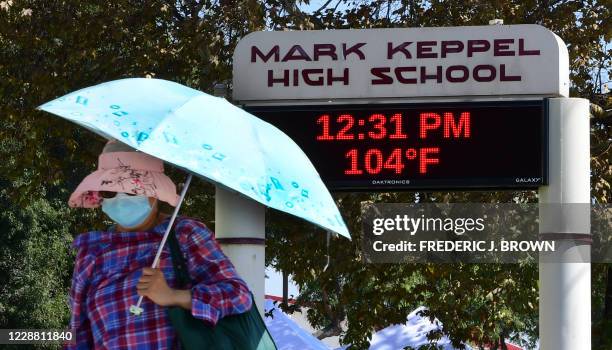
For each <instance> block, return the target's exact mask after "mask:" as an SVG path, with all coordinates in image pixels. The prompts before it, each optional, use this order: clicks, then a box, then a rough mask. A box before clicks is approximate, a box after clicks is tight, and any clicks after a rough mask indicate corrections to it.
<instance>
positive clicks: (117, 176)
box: [68, 140, 179, 208]
mask: <svg viewBox="0 0 612 350" xmlns="http://www.w3.org/2000/svg"><path fill="white" fill-rule="evenodd" d="M99 191H110V192H124V193H130V194H136V195H140V196H147V197H155V198H157V199H159V200H160V201H164V202H166V203H168V204H170V205H171V206H173V207H176V205H177V204H178V202H179V196H178V194H177V193H176V185H175V184H174V183H173V182H172V180H171V179H170V178H169V177H168V176H167V175H165V174H164V162H163V161H162V160H161V159H159V158H155V157H153V156H151V155H148V154H146V153H143V152H140V151H137V150H135V149H133V148H131V147H129V146H127V145H126V144H124V143H121V142H119V141H116V140H111V141H108V142H107V143H106V145H105V146H104V149H103V150H102V153H101V154H100V156H99V157H98V170H96V171H94V172H93V173H91V174H89V175H87V177H85V179H83V181H81V183H80V184H79V186H77V188H76V190H75V191H74V192H73V193H72V194H71V195H70V199H68V205H69V206H70V207H73V208H75V207H83V208H96V207H99V206H100V203H101V202H102V197H101V196H100V193H99Z"/></svg>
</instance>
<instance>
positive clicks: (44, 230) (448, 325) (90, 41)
mask: <svg viewBox="0 0 612 350" xmlns="http://www.w3.org/2000/svg"><path fill="white" fill-rule="evenodd" d="M303 3H308V1H285V0H265V1H257V0H236V1H228V0H217V1H212V0H207V1H195V0H187V1H179V2H177V1H162V0H153V1H136V0H118V1H112V2H94V1H80V0H65V1H35V0H28V1H26V0H24V1H19V0H13V1H0V96H1V98H2V103H0V116H1V117H0V159H1V160H2V162H0V210H1V211H0V241H1V242H2V245H0V252H1V255H0V328H9V327H25V328H36V327H39V328H63V326H65V325H67V319H68V317H69V311H68V308H67V291H68V288H69V286H70V277H71V275H72V261H73V252H72V251H71V250H70V249H69V245H70V242H71V240H72V238H71V237H73V236H74V235H76V234H77V233H79V232H83V231H86V230H89V229H94V228H102V227H104V226H105V225H106V223H105V222H104V217H103V216H102V215H101V214H100V213H99V211H90V210H73V209H68V208H67V207H66V203H67V198H68V196H69V194H70V193H71V191H72V190H74V188H75V187H76V186H77V184H78V183H79V182H80V181H81V180H82V179H83V177H84V176H85V175H87V174H88V173H89V172H91V171H92V170H93V169H94V168H95V166H96V162H97V155H98V153H99V151H100V150H101V148H102V145H103V140H101V139H100V138H99V137H96V136H94V135H93V134H92V133H90V132H89V131H86V130H84V129H82V128H79V127H76V126H74V125H72V124H70V123H68V122H65V121H63V120H60V119H59V118H56V117H53V116H51V115H49V114H46V113H41V112H38V111H35V107H36V106H38V105H40V104H41V103H43V102H45V101H48V100H50V99H53V98H55V97H57V96H60V95H63V94H65V93H68V92H70V91H74V90H76V89H78V88H82V87H85V86H90V85H93V84H97V83H100V82H103V81H108V80H113V79H118V78H123V77H137V76H138V77H140V76H147V75H148V76H152V77H158V78H165V79H170V80H174V81H177V82H180V83H183V84H186V85H189V86H191V87H193V88H196V89H199V90H202V91H208V92H211V91H212V87H213V86H214V84H215V83H218V82H229V81H230V80H231V63H232V62H231V57H232V52H233V49H234V47H235V45H236V43H237V41H238V40H239V39H240V38H241V37H243V36H244V35H246V34H247V33H249V32H251V31H254V30H262V29H274V30H286V29H294V30H300V29H334V28H376V27H410V26H450V25H482V24H487V23H488V20H490V19H492V18H503V19H504V21H505V23H506V24H515V23H538V24H541V25H543V26H545V27H547V28H549V29H551V30H552V31H553V32H555V33H557V34H558V35H559V36H560V37H561V38H563V39H564V41H565V42H566V44H567V45H568V48H569V52H570V65H571V81H572V86H571V94H572V96H580V97H585V98H589V99H590V100H591V101H592V102H593V106H592V118H591V121H592V123H591V126H592V134H591V148H592V160H591V167H592V198H593V200H594V201H596V202H599V203H609V202H610V201H611V199H612V196H611V194H610V193H611V189H610V183H612V164H611V158H612V157H611V152H612V151H611V149H610V140H611V139H612V134H611V130H612V128H611V126H610V120H612V116H611V113H610V110H611V109H612V98H611V97H610V95H609V94H606V93H605V91H604V90H603V88H602V84H603V83H604V82H605V79H607V78H605V77H609V76H610V74H611V73H612V72H610V58H611V51H610V41H611V39H612V38H611V35H612V34H611V33H612V29H611V27H610V26H611V25H610V21H609V18H610V17H611V15H610V11H611V7H610V6H609V4H607V5H606V0H592V1H556V2H548V1H535V0H524V1H519V0H495V1H493V0H489V1H485V0H471V1H420V0H411V1H398V0H389V1H357V0H355V1H353V0H351V1H349V0H332V1H325V2H324V3H323V4H322V5H323V6H321V7H320V8H317V9H315V10H314V11H311V12H306V11H304V10H303V6H301V5H302V4H303ZM169 173H170V175H171V177H172V178H173V179H174V180H175V181H176V182H181V181H182V180H183V178H184V176H185V175H184V174H182V173H181V172H179V171H177V170H175V169H169ZM192 186H193V187H192V188H191V189H190V193H189V196H188V197H187V200H186V202H185V204H184V206H183V209H182V211H183V213H184V214H186V215H193V216H197V217H200V218H203V219H204V221H205V222H210V221H212V220H213V218H214V201H213V199H214V188H213V187H212V186H210V185H208V184H206V183H204V182H202V181H195V183H194V184H193V185H192ZM335 198H336V200H337V202H338V205H339V207H340V208H341V212H342V213H343V216H344V218H345V219H346V221H347V224H348V225H349V228H350V231H351V233H352V236H353V240H352V241H350V242H349V241H347V240H346V239H344V238H332V239H331V242H330V247H329V259H330V263H329V265H328V267H327V268H325V266H326V262H327V256H328V249H327V247H326V236H325V233H323V232H320V231H319V230H317V229H316V228H314V227H312V226H311V225H308V224H305V223H303V222H299V221H298V220H295V219H292V218H289V217H287V216H286V215H283V214H280V213H278V212H274V211H269V213H268V222H269V225H268V226H269V228H268V241H267V252H266V255H267V260H268V262H269V263H270V264H272V265H275V266H276V267H277V268H279V269H281V270H283V271H286V272H288V273H290V274H292V275H293V278H294V280H295V281H296V282H297V284H298V285H300V287H301V288H302V294H301V295H300V297H299V298H298V304H299V305H308V306H309V307H310V311H309V313H308V317H309V319H310V320H311V322H312V323H313V325H315V326H317V327H325V326H328V325H330V324H332V325H333V324H338V323H339V321H340V320H342V319H344V318H346V319H347V321H348V330H347V331H346V332H345V333H344V334H342V340H343V342H345V343H352V344H354V348H355V349H361V348H366V347H367V344H368V340H369V339H368V337H369V335H370V332H371V331H374V330H378V329H382V328H384V327H386V326H388V325H390V324H393V323H403V322H404V321H405V317H406V315H407V314H408V313H409V312H411V311H412V310H414V309H415V308H416V307H418V306H421V305H425V306H428V307H429V309H428V311H427V313H426V316H431V317H436V318H437V319H438V320H440V321H441V322H442V323H443V324H444V332H445V333H447V334H448V335H449V336H450V337H451V339H452V340H453V341H454V342H455V343H456V344H458V343H459V342H462V341H472V342H473V343H475V344H481V343H487V342H488V343H495V342H497V341H498V340H499V338H504V337H505V338H509V337H512V336H513V335H514V334H516V333H519V332H520V333H523V334H526V335H528V336H532V337H535V336H537V314H538V309H537V307H538V300H537V266H536V265H494V264H482V265H462V264H444V265H408V264H405V265H399V264H395V265H394V264H385V265H383V264H380V265H374V264H370V265H367V264H364V263H363V261H362V256H361V236H360V235H361V223H360V217H361V203H362V202H415V201H418V202H487V203H490V202H521V203H522V202H534V201H536V200H537V198H536V194H535V193H534V192H494V193H489V192H469V193H461V192H455V193H422V192H419V193H416V192H404V193H379V194H374V193H337V194H335ZM211 226H212V225H211ZM610 268H611V267H610V266H605V265H593V321H594V341H593V344H594V346H598V347H599V349H609V348H610V346H611V345H610V344H612V340H610V339H606V338H605V337H606V335H609V334H612V331H611V327H612V326H610V323H609V319H606V317H605V315H604V314H603V309H604V306H605V302H604V300H605V298H606V289H605V288H606V283H607V278H608V274H607V272H608V270H609V269H610ZM608 293H612V291H609V292H608ZM439 335H440V334H432V335H431V336H432V337H436V336H439Z"/></svg>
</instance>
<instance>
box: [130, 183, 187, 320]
mask: <svg viewBox="0 0 612 350" xmlns="http://www.w3.org/2000/svg"><path fill="white" fill-rule="evenodd" d="M192 177H193V174H191V173H189V175H187V179H186V180H185V185H184V186H183V189H182V190H181V196H180V198H179V202H178V204H177V205H176V207H175V208H174V212H173V213H172V217H171V218H170V222H169V223H168V227H167V228H166V232H165V233H164V237H163V238H162V240H161V243H159V248H157V254H156V255H155V259H154V260H153V264H152V265H151V267H152V268H155V267H157V264H158V263H159V258H160V256H161V252H162V249H164V245H165V244H166V240H167V239H168V234H169V233H170V230H172V225H173V224H174V219H176V216H177V215H178V212H179V209H180V208H181V204H182V203H183V199H184V198H185V194H186V193H187V189H188V188H189V184H190V183H191V178H192ZM142 298H143V296H142V295H141V296H140V297H139V298H138V303H136V305H131V306H130V313H132V314H134V315H136V316H138V315H140V314H141V313H142V311H143V309H142V308H141V307H140V304H141V303H142Z"/></svg>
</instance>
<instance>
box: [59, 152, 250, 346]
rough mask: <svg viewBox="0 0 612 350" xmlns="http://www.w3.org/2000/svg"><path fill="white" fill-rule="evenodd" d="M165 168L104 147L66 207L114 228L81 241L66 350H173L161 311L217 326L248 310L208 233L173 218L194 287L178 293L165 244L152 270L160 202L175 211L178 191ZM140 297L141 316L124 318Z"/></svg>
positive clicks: (162, 225)
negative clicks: (71, 339)
mask: <svg viewBox="0 0 612 350" xmlns="http://www.w3.org/2000/svg"><path fill="white" fill-rule="evenodd" d="M163 171H164V169H163V162H162V161H161V160H159V159H157V158H155V157H152V156H150V155H147V154H145V153H142V152H138V151H135V150H134V149H133V148H130V147H128V146H126V145H124V144H122V143H120V142H117V141H109V142H108V143H107V144H106V146H105V147H104V150H103V151H102V154H100V156H99V163H98V170H97V171H94V172H93V173H92V174H90V175H89V176H87V177H86V178H85V179H84V180H83V182H82V183H81V184H80V185H79V186H78V187H77V189H76V190H75V192H74V193H73V194H72V195H71V196H70V199H69V205H70V206H71V207H85V208H95V207H99V206H101V207H102V211H103V212H104V213H105V214H106V215H107V216H108V217H109V218H110V219H111V220H113V221H114V222H115V225H114V226H111V227H110V228H109V229H108V230H107V231H91V232H86V233H82V234H80V235H79V236H78V237H77V238H76V239H75V241H74V243H73V247H74V248H75V249H77V257H76V263H75V267H74V273H73V277H72V288H71V291H70V305H71V311H72V317H71V320H70V327H71V329H72V330H73V331H74V336H75V338H76V343H75V344H69V345H66V346H65V348H66V349H179V348H180V341H179V339H178V336H177V334H176V332H175V331H174V329H173V328H172V325H171V324H170V322H169V319H168V316H167V313H166V309H165V308H166V307H168V306H180V307H182V308H184V309H187V310H191V314H192V315H193V316H194V317H196V318H199V319H201V320H202V321H203V322H205V323H207V324H210V325H215V324H216V323H217V321H218V320H219V319H220V318H222V317H224V316H227V315H232V314H239V313H243V312H246V311H248V310H249V309H250V308H251V306H252V303H253V300H252V298H251V294H250V292H249V289H248V287H247V285H246V283H245V282H244V281H243V280H242V279H241V278H240V277H239V276H238V274H237V273H236V270H235V268H234V266H233V265H232V263H231V262H230V261H229V259H228V258H227V257H226V256H225V255H224V254H223V252H222V251H221V249H220V247H219V245H218V243H217V242H216V241H215V239H214V234H213V233H212V232H211V231H210V230H209V229H208V228H207V227H206V226H205V225H204V224H203V223H201V222H200V221H198V220H196V219H192V218H187V217H177V218H176V221H175V224H174V229H173V230H172V232H171V233H170V234H176V237H177V239H178V241H179V244H180V248H181V252H182V253H183V257H184V259H185V262H186V264H187V266H188V270H189V276H190V277H191V280H192V281H194V282H193V284H191V285H189V286H188V287H189V288H188V289H178V288H176V283H177V282H176V280H175V276H174V270H173V266H172V261H171V257H170V251H169V247H168V246H167V245H166V246H165V247H164V249H163V251H162V254H161V260H160V263H159V266H158V268H156V269H152V268H150V267H149V266H151V264H152V262H153V259H154V257H155V254H156V251H157V249H158V247H159V243H160V241H161V239H162V236H163V234H164V232H165V230H166V228H167V225H168V222H169V219H170V216H169V215H167V214H164V213H162V212H160V210H159V201H164V202H166V203H168V204H170V205H172V206H176V205H177V204H178V195H177V194H176V186H175V185H174V184H173V183H172V181H171V180H170V178H168V177H167V176H166V175H165V174H164V173H163ZM139 295H142V296H145V298H144V299H143V302H142V304H141V307H142V308H143V312H142V314H140V315H138V316H135V315H133V314H131V313H130V312H129V308H130V305H135V304H136V302H137V301H138V297H139Z"/></svg>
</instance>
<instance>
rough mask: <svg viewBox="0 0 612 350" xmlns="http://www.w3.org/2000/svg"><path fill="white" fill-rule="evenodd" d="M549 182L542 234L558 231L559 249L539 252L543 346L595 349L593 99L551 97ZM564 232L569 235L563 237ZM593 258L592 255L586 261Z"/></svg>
mask: <svg viewBox="0 0 612 350" xmlns="http://www.w3.org/2000/svg"><path fill="white" fill-rule="evenodd" d="M549 111H550V112H549V116H550V117H549V118H550V119H549V176H550V177H549V185H548V186H543V187H540V190H539V203H540V234H551V233H552V234H555V236H556V237H557V238H561V239H556V240H555V247H556V249H555V253H554V254H553V255H552V256H544V255H543V253H540V264H539V282H540V288H539V295H540V309H539V313H540V314H539V324H540V349H541V350H575V349H585V350H586V349H590V348H591V264H590V263H589V262H577V261H585V258H589V254H590V246H589V245H577V244H576V243H574V242H573V241H572V238H571V237H576V235H575V234H576V233H578V234H586V233H590V216H589V215H590V210H589V208H590V179H589V175H590V174H589V172H590V171H589V170H590V148H589V147H590V146H589V145H590V142H589V138H590V127H589V101H588V100H585V99H579V98H553V99H549ZM564 236H565V237H564ZM587 261H588V260H587Z"/></svg>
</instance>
